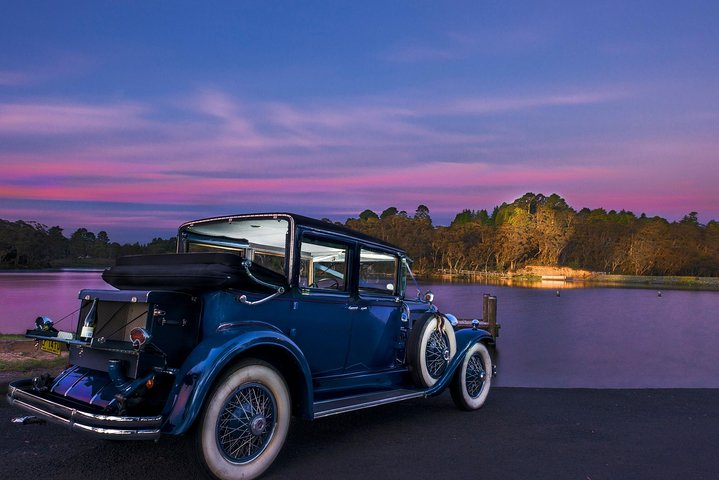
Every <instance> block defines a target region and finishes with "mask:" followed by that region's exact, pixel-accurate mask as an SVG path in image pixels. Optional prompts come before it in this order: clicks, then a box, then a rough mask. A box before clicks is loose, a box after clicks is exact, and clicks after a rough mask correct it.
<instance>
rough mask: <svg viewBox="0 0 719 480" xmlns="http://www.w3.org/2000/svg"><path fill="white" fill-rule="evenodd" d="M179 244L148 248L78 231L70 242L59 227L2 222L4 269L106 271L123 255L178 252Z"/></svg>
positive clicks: (0, 240) (161, 243) (167, 242)
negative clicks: (103, 269)
mask: <svg viewBox="0 0 719 480" xmlns="http://www.w3.org/2000/svg"><path fill="white" fill-rule="evenodd" d="M175 242H176V239H175V238H171V239H168V240H163V239H162V238H155V239H153V240H152V241H151V242H150V243H148V244H140V243H132V244H129V243H128V244H123V245H121V244H119V243H117V242H111V241H110V238H109V236H108V234H107V232H105V231H101V232H98V233H97V234H95V233H93V232H91V231H89V230H87V229H86V228H78V229H77V230H75V232H73V233H72V234H71V235H70V237H69V238H68V237H66V236H65V235H64V234H63V229H62V228H60V227H58V226H55V227H50V228H48V227H47V226H45V225H43V224H40V223H37V222H26V221H23V220H18V221H16V222H9V221H7V220H2V219H0V268H4V269H8V268H11V269H27V268H58V267H106V266H108V265H113V264H114V263H115V258H117V257H119V256H122V255H137V254H142V253H168V252H174V251H175V248H176V247H175V245H176V243H175Z"/></svg>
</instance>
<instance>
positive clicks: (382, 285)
mask: <svg viewBox="0 0 719 480" xmlns="http://www.w3.org/2000/svg"><path fill="white" fill-rule="evenodd" d="M398 263H399V258H397V257H396V256H394V255H390V254H389V253H384V252H377V251H373V250H368V249H365V248H363V249H361V250H360V270H359V291H360V292H367V293H373V294H377V293H379V294H385V295H395V294H396V293H397V291H398V288H397V287H398V285H397V270H398Z"/></svg>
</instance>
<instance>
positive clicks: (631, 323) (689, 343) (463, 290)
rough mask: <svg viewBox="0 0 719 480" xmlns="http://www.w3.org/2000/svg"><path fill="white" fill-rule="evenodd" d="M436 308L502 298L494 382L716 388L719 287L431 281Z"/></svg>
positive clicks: (471, 310)
mask: <svg viewBox="0 0 719 480" xmlns="http://www.w3.org/2000/svg"><path fill="white" fill-rule="evenodd" d="M422 288H431V289H432V290H433V291H434V293H435V297H436V304H437V305H438V306H439V308H440V309H442V310H444V311H448V312H451V313H454V314H455V315H457V316H458V317H469V318H472V317H477V316H481V312H482V294H483V293H490V294H492V295H496V296H497V298H498V302H497V303H498V306H497V310H498V315H497V319H498V321H499V323H501V324H502V328H501V330H500V337H499V339H498V349H497V350H498V354H499V358H498V368H499V372H500V375H499V376H498V377H497V379H496V384H497V385H504V386H522V387H588V388H628V387H633V388H642V387H719V349H718V348H717V347H716V346H717V344H719V343H718V342H719V322H717V321H716V320H715V313H714V312H716V311H717V310H718V309H719V292H714V291H687V290H667V291H663V292H662V296H658V295H657V292H656V290H649V289H627V288H577V289H571V290H569V289H562V291H561V296H559V297H558V296H557V295H556V291H555V290H554V289H537V288H517V287H508V286H499V285H478V284H447V283H441V284H436V283H425V284H423V285H422Z"/></svg>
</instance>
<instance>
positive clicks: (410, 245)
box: [0, 193, 719, 276]
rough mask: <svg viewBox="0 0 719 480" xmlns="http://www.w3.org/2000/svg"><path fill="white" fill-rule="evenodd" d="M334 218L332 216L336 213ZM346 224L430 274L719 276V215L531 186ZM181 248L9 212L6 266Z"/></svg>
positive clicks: (1, 255)
mask: <svg viewBox="0 0 719 480" xmlns="http://www.w3.org/2000/svg"><path fill="white" fill-rule="evenodd" d="M328 221H329V220H328ZM345 225H346V226H347V227H349V228H352V229H354V230H358V231H361V232H364V233H367V234H369V235H373V236H375V237H378V238H381V239H383V240H385V241H388V242H390V243H393V244H396V245H399V246H401V247H403V248H404V249H405V250H406V251H407V252H408V253H409V255H410V256H411V257H412V258H413V259H414V261H415V262H414V269H415V270H416V271H418V272H419V273H421V274H425V275H427V274H433V273H440V272H442V273H458V272H466V271H474V272H513V271H516V270H518V269H520V268H522V267H524V266H527V265H547V266H567V267H572V268H580V269H585V270H591V271H598V272H606V273H614V274H629V275H692V276H719V222H717V221H714V220H712V221H710V222H708V223H707V224H706V225H703V224H701V223H699V221H698V219H697V213H696V212H691V213H688V214H687V215H686V216H684V218H683V219H682V220H680V221H677V222H669V221H667V220H665V219H663V218H660V217H647V216H646V215H644V214H642V215H640V216H636V215H635V214H634V213H632V212H628V211H624V210H622V211H620V212H616V211H614V210H612V211H609V212H607V211H605V210H603V209H596V210H589V209H586V208H585V209H582V210H579V211H576V210H574V209H573V208H572V207H570V206H569V205H568V204H567V202H566V201H565V200H564V199H563V198H562V197H560V196H559V195H556V194H552V195H549V196H545V195H542V194H534V193H527V194H525V195H523V196H522V197H521V198H518V199H516V200H515V201H513V202H512V203H509V204H507V203H503V204H502V205H500V206H497V207H495V208H494V210H493V211H492V212H491V213H489V212H488V211H486V210H478V211H474V210H464V211H462V212H460V213H458V214H457V216H456V217H455V218H454V220H453V221H452V223H451V224H450V225H449V226H434V225H433V224H432V218H431V216H430V212H429V209H428V208H427V207H426V206H424V205H420V206H419V207H417V210H416V211H415V212H414V213H413V214H412V215H410V214H408V213H407V212H405V211H399V210H398V209H397V208H395V207H389V208H387V209H385V210H384V211H383V212H382V213H380V214H377V213H375V212H373V211H372V210H365V211H363V212H362V213H360V214H359V217H358V218H350V219H347V221H346V222H345ZM173 251H175V239H174V238H172V239H167V240H165V239H161V238H155V239H153V240H152V241H151V242H150V243H148V244H139V243H134V244H124V245H120V244H118V243H115V242H111V241H110V239H109V237H108V235H107V233H106V232H104V231H101V232H99V233H97V234H95V233H93V232H90V231H88V230H87V229H85V228H79V229H77V230H76V231H75V232H73V233H72V234H71V235H70V237H69V238H68V237H65V236H64V234H63V229H62V228H60V227H58V226H55V227H51V228H48V227H47V226H45V225H42V224H39V223H36V222H26V221H16V222H9V221H5V220H0V268H48V267H62V266H106V265H109V264H112V263H113V262H114V259H115V258H116V257H118V256H121V255H131V254H140V253H166V252H173Z"/></svg>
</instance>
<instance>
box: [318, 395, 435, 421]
mask: <svg viewBox="0 0 719 480" xmlns="http://www.w3.org/2000/svg"><path fill="white" fill-rule="evenodd" d="M424 396H425V391H423V390H405V389H401V390H389V391H382V392H373V393H365V394H362V395H354V396H352V397H342V398H337V399H333V400H323V401H321V402H315V403H314V418H322V417H329V416H330V415H337V414H338V413H345V412H351V411H353V410H361V409H363V408H371V407H377V406H379V405H386V404H388V403H395V402H401V401H403V400H409V399H412V398H420V397H424Z"/></svg>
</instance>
